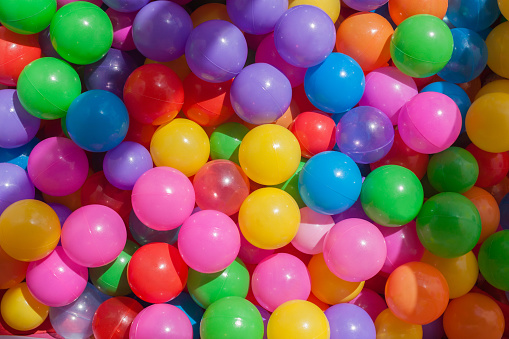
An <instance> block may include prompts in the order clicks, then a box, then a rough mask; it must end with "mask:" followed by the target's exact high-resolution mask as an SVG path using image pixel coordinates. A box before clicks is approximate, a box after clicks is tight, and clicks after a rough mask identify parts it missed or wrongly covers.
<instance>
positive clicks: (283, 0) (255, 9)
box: [226, 0, 288, 35]
mask: <svg viewBox="0 0 509 339" xmlns="http://www.w3.org/2000/svg"><path fill="white" fill-rule="evenodd" d="M226 9H227V10H228V16H229V17H230V18H231V20H232V22H233V23H234V24H235V26H237V27H238V28H239V29H241V30H242V31H243V32H246V33H249V34H257V35H261V34H267V33H270V32H272V31H273V30H274V26H275V25H276V22H277V21H278V19H279V18H280V17H281V15H283V13H284V12H285V11H286V10H287V9H288V0H277V1H252V2H248V3H246V2H244V1H242V0H232V1H228V3H227V4H226Z"/></svg>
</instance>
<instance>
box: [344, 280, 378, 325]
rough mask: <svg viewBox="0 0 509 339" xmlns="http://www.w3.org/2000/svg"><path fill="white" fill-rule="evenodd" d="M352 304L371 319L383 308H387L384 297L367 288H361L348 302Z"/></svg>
mask: <svg viewBox="0 0 509 339" xmlns="http://www.w3.org/2000/svg"><path fill="white" fill-rule="evenodd" d="M348 303H349V304H354V305H357V306H359V307H360V308H362V309H363V310H364V311H366V312H367V313H368V314H369V316H370V317H371V319H373V321H375V320H376V317H378V315H379V314H380V313H382V311H383V310H385V309H386V308H387V304H386V303H385V300H384V298H382V297H381V296H380V294H378V293H376V292H375V291H373V290H370V289H369V288H363V289H362V290H361V293H359V294H358V295H357V296H356V297H355V298H353V299H352V300H350V301H349V302H348Z"/></svg>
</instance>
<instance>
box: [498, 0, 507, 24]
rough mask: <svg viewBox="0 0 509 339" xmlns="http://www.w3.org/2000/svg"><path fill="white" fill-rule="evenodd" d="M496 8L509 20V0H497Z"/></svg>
mask: <svg viewBox="0 0 509 339" xmlns="http://www.w3.org/2000/svg"><path fill="white" fill-rule="evenodd" d="M498 8H500V12H502V15H503V16H504V17H505V18H506V19H508V20H509V0H498Z"/></svg>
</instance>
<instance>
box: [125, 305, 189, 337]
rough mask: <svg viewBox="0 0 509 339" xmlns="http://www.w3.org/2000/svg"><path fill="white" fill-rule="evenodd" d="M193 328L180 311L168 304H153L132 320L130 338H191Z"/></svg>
mask: <svg viewBox="0 0 509 339" xmlns="http://www.w3.org/2000/svg"><path fill="white" fill-rule="evenodd" d="M192 336H193V327H192V326H191V321H189V318H188V317H187V315H186V314H185V313H184V311H182V310H181V309H179V308H177V307H176V306H173V305H169V304H155V305H150V306H148V307H147V308H145V309H143V310H142V311H141V312H140V313H138V315H137V316H136V318H134V320H133V322H132V324H131V329H130V330H129V337H130V338H171V337H181V338H192Z"/></svg>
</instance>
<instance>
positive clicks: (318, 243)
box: [292, 207, 335, 255]
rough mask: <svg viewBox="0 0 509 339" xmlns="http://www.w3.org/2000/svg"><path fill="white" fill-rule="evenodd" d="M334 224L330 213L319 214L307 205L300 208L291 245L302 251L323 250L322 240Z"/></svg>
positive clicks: (312, 252)
mask: <svg viewBox="0 0 509 339" xmlns="http://www.w3.org/2000/svg"><path fill="white" fill-rule="evenodd" d="M334 225H335V223H334V220H333V219H332V217H331V216H330V215H325V214H320V213H317V212H315V211H313V210H312V209H310V208H309V207H303V208H301V209H300V225H299V230H298V231H297V234H296V235H295V238H293V240H292V245H293V246H294V247H295V248H296V249H297V250H299V251H300V252H302V253H306V254H311V255H313V254H318V253H322V251H323V241H324V239H325V236H326V235H327V233H328V232H329V230H330V229H331V228H332V227H333V226H334Z"/></svg>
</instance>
